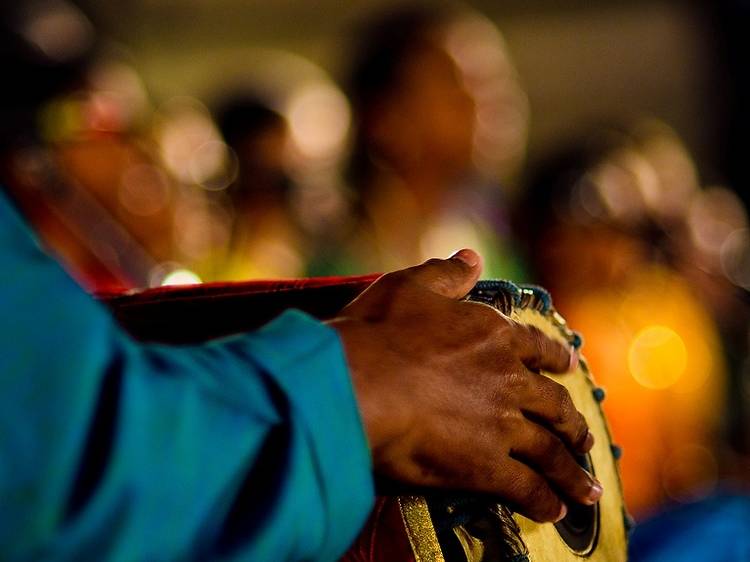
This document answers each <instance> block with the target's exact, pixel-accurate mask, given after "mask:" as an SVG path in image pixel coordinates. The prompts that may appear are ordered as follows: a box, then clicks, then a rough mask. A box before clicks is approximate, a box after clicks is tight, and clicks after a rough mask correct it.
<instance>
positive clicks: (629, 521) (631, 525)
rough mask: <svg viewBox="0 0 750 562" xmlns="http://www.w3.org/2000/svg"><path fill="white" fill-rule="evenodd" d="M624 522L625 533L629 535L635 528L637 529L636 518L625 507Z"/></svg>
mask: <svg viewBox="0 0 750 562" xmlns="http://www.w3.org/2000/svg"><path fill="white" fill-rule="evenodd" d="M622 522H623V523H624V525H625V533H626V534H627V535H630V534H631V533H632V532H633V529H635V526H636V522H635V519H633V516H632V515H630V514H629V513H628V512H627V511H626V510H625V508H623V509H622Z"/></svg>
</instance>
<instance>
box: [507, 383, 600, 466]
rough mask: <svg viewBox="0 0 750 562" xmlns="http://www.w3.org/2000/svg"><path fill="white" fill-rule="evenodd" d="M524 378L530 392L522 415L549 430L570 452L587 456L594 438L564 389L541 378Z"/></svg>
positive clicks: (524, 403)
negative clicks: (528, 380)
mask: <svg viewBox="0 0 750 562" xmlns="http://www.w3.org/2000/svg"><path fill="white" fill-rule="evenodd" d="M528 375H529V378H530V381H531V388H530V389H529V392H527V393H526V395H525V396H524V400H523V402H522V406H521V411H522V412H523V413H524V415H526V416H527V417H530V418H531V419H532V420H534V421H537V420H538V421H539V422H540V423H542V424H543V425H545V426H547V427H549V428H550V429H552V430H553V431H554V432H555V433H556V434H557V435H558V436H559V437H560V439H562V441H563V442H564V443H565V444H566V445H567V446H568V447H569V448H570V449H572V450H573V451H576V452H580V453H587V452H589V451H590V450H591V447H593V445H594V436H593V434H592V433H591V432H590V431H589V427H588V424H587V423H586V418H584V417H583V414H581V412H579V411H578V410H577V409H576V407H575V404H573V400H572V399H571V397H570V394H569V393H568V391H567V390H566V389H565V387H564V386H563V385H561V384H559V383H556V382H555V381H553V380H552V379H550V378H548V377H545V376H544V375H540V374H537V373H532V372H529V373H528Z"/></svg>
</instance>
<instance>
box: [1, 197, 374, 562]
mask: <svg viewBox="0 0 750 562" xmlns="http://www.w3.org/2000/svg"><path fill="white" fill-rule="evenodd" d="M0 261H1V263H2V267H0V314H1V317H2V324H1V325H0V326H1V328H0V337H1V340H0V341H2V351H1V352H0V458H1V459H2V462H1V463H0V505H2V513H0V553H1V554H0V558H2V559H3V560H127V561H131V560H174V559H180V560H190V559H201V560H205V559H217V558H219V559H231V560H260V561H266V560H268V561H270V560H274V561H276V560H302V559H304V560H334V559H336V558H338V557H339V556H340V555H341V554H342V553H343V551H344V550H345V549H346V547H347V546H348V544H349V543H350V542H351V541H352V540H353V539H354V537H355V535H356V534H357V532H358V530H359V528H360V526H361V525H362V524H363V523H364V521H365V519H366V517H367V515H368V512H369V510H370V508H371V505H372V502H373V483H372V476H371V460H370V456H369V450H368V447H367V442H366V437H365V435H364V432H363V428H362V423H361V419H360V415H359V412H358V409H357V404H356V401H355V398H354V395H353V392H352V388H351V382H350V379H349V374H348V371H347V367H346V362H345V357H344V354H343V351H342V347H341V344H340V341H339V339H338V337H337V334H336V332H335V331H334V330H332V329H331V328H329V327H327V326H325V325H323V324H321V323H319V322H317V321H315V320H313V319H311V318H309V317H307V316H305V315H304V314H302V313H300V312H295V311H291V312H287V313H285V314H283V315H282V316H280V317H279V318H277V319H276V320H275V321H273V322H271V323H270V324H268V325H267V326H266V327H265V328H263V329H261V330H259V331H258V332H255V333H251V334H245V335H238V336H235V337H231V338H226V339H223V340H217V341H214V342H210V343H207V344H205V345H200V346H183V347H168V346H162V345H143V344H140V343H138V342H135V341H134V340H132V339H131V338H130V337H129V336H127V335H126V334H125V333H123V331H122V330H121V329H120V328H119V327H118V326H117V325H116V324H115V323H114V321H113V320H112V318H111V316H110V315H109V313H108V312H107V311H106V310H105V309H104V308H103V307H102V306H100V305H99V304H98V303H96V302H95V301H94V300H93V299H91V298H90V297H89V296H88V295H87V294H85V293H84V292H83V291H82V290H81V289H80V288H79V287H78V286H77V285H76V284H75V283H74V282H73V281H72V280H71V279H70V278H69V277H68V275H67V274H65V272H64V271H63V270H62V269H61V268H60V267H59V266H58V265H57V263H56V262H54V261H53V260H51V259H50V258H48V257H47V256H46V255H45V254H44V253H43V252H42V251H40V249H39V247H38V246H37V244H36V242H35V240H34V239H33V238H32V236H31V235H30V234H29V232H28V229H27V228H26V226H25V224H24V223H23V222H22V221H21V219H20V218H19V216H18V215H17V213H16V212H15V210H14V209H13V208H12V206H11V205H10V204H9V202H8V201H7V199H6V198H5V196H4V195H3V194H2V193H0Z"/></svg>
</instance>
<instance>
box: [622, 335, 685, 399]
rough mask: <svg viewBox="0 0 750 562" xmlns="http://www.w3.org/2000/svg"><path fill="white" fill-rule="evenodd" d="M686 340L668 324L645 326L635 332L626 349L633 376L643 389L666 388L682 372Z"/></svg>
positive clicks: (683, 371) (678, 377)
mask: <svg viewBox="0 0 750 562" xmlns="http://www.w3.org/2000/svg"><path fill="white" fill-rule="evenodd" d="M686 365H687V349H686V348H685V342H684V341H683V340H682V338H681V337H680V336H679V334H677V332H675V331H674V330H673V329H671V328H669V327H667V326H648V327H646V328H644V329H643V330H641V331H640V332H638V334H636V336H635V338H634V339H633V341H632V343H631V344H630V348H629V349H628V367H629V369H630V373H631V375H632V376H633V378H634V379H635V380H636V381H638V383H639V384H641V385H643V386H645V387H646V388H656V389H660V388H668V387H670V386H672V385H673V384H675V383H676V382H677V381H678V380H679V379H680V377H682V375H683V374H684V373H685V366H686Z"/></svg>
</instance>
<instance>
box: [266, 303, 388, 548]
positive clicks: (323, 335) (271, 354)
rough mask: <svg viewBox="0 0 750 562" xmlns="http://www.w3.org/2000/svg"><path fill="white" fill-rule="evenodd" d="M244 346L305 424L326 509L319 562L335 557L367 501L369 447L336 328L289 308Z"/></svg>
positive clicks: (361, 518)
mask: <svg viewBox="0 0 750 562" xmlns="http://www.w3.org/2000/svg"><path fill="white" fill-rule="evenodd" d="M251 345H252V347H253V352H254V353H253V357H254V359H255V361H256V362H257V363H258V364H259V366H260V367H261V368H262V369H263V370H264V371H266V372H267V373H268V374H269V375H270V376H271V377H272V378H273V379H274V380H275V382H276V383H277V384H278V385H279V387H280V388H281V389H282V391H283V392H284V394H285V395H286V396H287V399H288V400H289V403H290V404H291V407H292V408H293V410H294V411H296V412H297V413H298V415H299V416H300V417H301V419H302V420H303V422H304V426H305V428H306V430H307V435H308V438H309V439H310V441H311V443H312V448H313V450H314V454H315V460H316V464H317V470H318V477H319V479H320V486H321V489H322V493H323V500H324V505H325V509H326V511H327V513H326V531H325V539H324V543H323V551H322V552H321V556H320V559H335V558H338V557H339V556H340V555H341V554H342V552H343V548H345V547H346V545H348V544H350V543H351V542H352V541H353V540H354V538H355V537H356V535H357V534H358V533H359V531H360V529H361V527H362V526H363V525H364V523H365V521H366V519H367V516H368V515H369V512H370V510H371V509H372V505H373V501H374V484H373V477H372V461H371V457H370V449H369V446H368V442H367V436H366V435H365V431H364V427H363V423H362V418H361V415H360V412H359V408H358V405H357V400H356V398H355V395H354V390H353V388H352V381H351V377H350V375H349V368H348V366H347V363H346V356H345V354H344V349H343V346H342V344H341V341H340V339H339V336H338V332H336V330H334V329H333V328H331V327H330V326H327V325H325V324H323V323H322V322H320V321H318V320H315V319H313V318H312V317H310V316H308V315H307V314H304V313H302V312H300V311H297V310H289V311H286V312H284V313H283V314H282V315H281V316H279V317H278V318H276V319H275V320H273V321H272V322H270V323H269V324H267V325H266V326H264V327H263V328H261V329H260V330H259V331H258V332H256V334H255V337H253V338H252V344H251Z"/></svg>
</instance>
